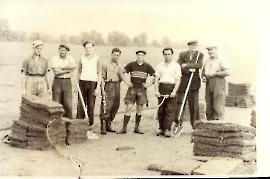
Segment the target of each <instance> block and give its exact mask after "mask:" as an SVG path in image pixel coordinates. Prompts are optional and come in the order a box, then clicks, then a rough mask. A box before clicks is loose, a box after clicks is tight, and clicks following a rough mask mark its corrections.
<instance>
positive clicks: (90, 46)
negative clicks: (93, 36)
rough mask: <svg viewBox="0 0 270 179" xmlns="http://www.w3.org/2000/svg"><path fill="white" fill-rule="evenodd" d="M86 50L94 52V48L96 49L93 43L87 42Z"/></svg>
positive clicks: (88, 52) (89, 52)
mask: <svg viewBox="0 0 270 179" xmlns="http://www.w3.org/2000/svg"><path fill="white" fill-rule="evenodd" d="M84 50H85V52H86V54H92V53H93V50H94V47H93V44H92V43H88V44H86V45H85V47H84Z"/></svg>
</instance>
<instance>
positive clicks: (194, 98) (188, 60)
mask: <svg viewBox="0 0 270 179" xmlns="http://www.w3.org/2000/svg"><path fill="white" fill-rule="evenodd" d="M197 45H198V41H197V40H191V41H189V42H188V47H189V50H188V51H185V52H181V53H180V54H179V59H178V61H177V62H178V63H179V64H180V66H181V73H182V77H181V83H180V86H179V88H178V92H177V106H176V110H175V112H176V113H175V122H178V118H179V114H180V110H181V105H182V103H183V99H184V94H185V91H186V89H187V85H188V82H189V79H190V76H191V74H192V73H194V75H193V78H192V81H191V84H190V86H189V89H188V94H187V97H186V100H185V104H184V107H183V111H182V114H181V117H180V121H179V124H180V125H182V124H183V116H184V112H185V106H186V101H188V105H189V111H190V124H191V125H192V128H193V129H194V122H195V121H197V120H199V89H200V87H201V78H200V74H199V70H200V69H201V68H202V65H203V53H202V52H199V51H197ZM198 55H199V57H198V60H197V56H198Z"/></svg>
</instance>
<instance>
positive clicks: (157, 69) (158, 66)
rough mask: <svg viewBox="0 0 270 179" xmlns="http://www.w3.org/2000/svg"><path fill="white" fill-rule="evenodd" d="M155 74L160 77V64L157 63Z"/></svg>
mask: <svg viewBox="0 0 270 179" xmlns="http://www.w3.org/2000/svg"><path fill="white" fill-rule="evenodd" d="M155 76H158V77H160V64H158V65H157V67H156V72H155Z"/></svg>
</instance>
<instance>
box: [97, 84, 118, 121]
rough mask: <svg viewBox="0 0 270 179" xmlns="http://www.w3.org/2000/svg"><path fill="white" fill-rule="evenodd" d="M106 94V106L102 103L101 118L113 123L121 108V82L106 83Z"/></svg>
mask: <svg viewBox="0 0 270 179" xmlns="http://www.w3.org/2000/svg"><path fill="white" fill-rule="evenodd" d="M105 92H106V95H107V97H106V99H105V101H106V105H104V103H103V102H101V106H100V116H101V117H105V118H109V119H110V121H113V119H114V118H115V115H116V113H117V111H118V109H119V106H120V82H106V83H105ZM104 109H105V110H104ZM104 112H105V113H104Z"/></svg>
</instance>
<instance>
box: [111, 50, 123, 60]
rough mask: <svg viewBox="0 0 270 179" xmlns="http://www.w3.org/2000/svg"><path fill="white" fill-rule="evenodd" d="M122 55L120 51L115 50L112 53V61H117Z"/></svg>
mask: <svg viewBox="0 0 270 179" xmlns="http://www.w3.org/2000/svg"><path fill="white" fill-rule="evenodd" d="M120 55H121V53H120V52H113V53H112V54H111V56H112V61H113V62H117V60H118V59H119V57H120Z"/></svg>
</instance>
